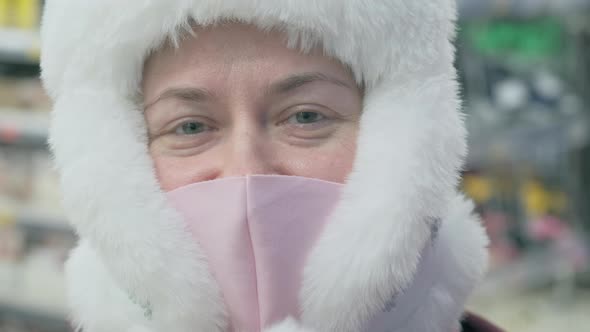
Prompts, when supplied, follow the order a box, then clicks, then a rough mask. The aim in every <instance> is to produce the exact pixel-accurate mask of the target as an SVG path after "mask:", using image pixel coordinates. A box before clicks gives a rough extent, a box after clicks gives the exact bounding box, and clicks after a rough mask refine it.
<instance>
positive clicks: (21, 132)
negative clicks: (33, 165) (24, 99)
mask: <svg viewBox="0 0 590 332" xmlns="http://www.w3.org/2000/svg"><path fill="white" fill-rule="evenodd" d="M48 126H49V115H48V112H45V111H34V112H33V111H27V112H24V111H17V110H6V109H0V146H2V145H10V146H17V147H23V148H35V149H46V148H47V135H48V130H47V127H48Z"/></svg>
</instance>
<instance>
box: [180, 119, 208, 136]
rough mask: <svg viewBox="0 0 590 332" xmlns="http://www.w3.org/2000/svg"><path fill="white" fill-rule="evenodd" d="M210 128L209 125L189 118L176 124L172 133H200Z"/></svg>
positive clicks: (182, 134)
mask: <svg viewBox="0 0 590 332" xmlns="http://www.w3.org/2000/svg"><path fill="white" fill-rule="evenodd" d="M210 129H211V128H209V126H207V125H206V124H204V123H202V122H199V121H194V120H189V121H185V122H182V123H180V124H179V125H178V126H176V128H175V130H174V133H175V134H176V135H180V136H191V135H197V134H200V133H202V132H204V131H207V130H210Z"/></svg>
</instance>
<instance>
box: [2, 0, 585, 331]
mask: <svg viewBox="0 0 590 332" xmlns="http://www.w3.org/2000/svg"><path fill="white" fill-rule="evenodd" d="M458 2H459V7H460V21H459V26H460V28H459V37H458V40H457V47H458V57H457V67H458V68H459V71H460V80H461V83H462V86H463V90H462V94H463V99H464V101H465V103H464V104H465V112H466V114H467V117H466V120H467V125H468V128H469V132H470V137H469V144H470V156H469V159H468V162H467V166H466V168H465V174H464V181H463V184H462V186H463V189H464V190H465V192H466V193H467V194H468V195H469V196H470V197H471V198H473V199H474V201H475V202H476V203H477V210H478V213H479V214H480V215H481V218H482V220H483V223H484V225H485V227H486V229H487V232H488V234H489V236H490V239H491V244H490V252H491V258H492V259H491V263H492V266H491V269H490V272H489V274H488V276H487V278H486V280H485V282H484V283H483V284H482V285H481V286H480V287H479V288H478V289H477V290H476V292H475V294H474V296H473V298H472V299H471V301H470V303H469V309H470V310H473V311H475V312H478V313H481V314H483V315H484V316H485V317H487V318H489V319H491V320H492V321H493V322H495V323H497V324H498V325H500V326H501V327H503V328H505V329H506V330H507V331H515V332H531V331H535V332H541V331H558V330H562V331H570V330H572V331H590V251H589V247H590V206H589V205H590V204H589V203H590V144H589V141H590V128H589V127H590V119H589V118H590V0H463V1H461V0H459V1H458ZM42 3H43V1H39V0H0V332H32V331H37V332H65V331H70V329H69V327H68V324H67V320H66V317H67V314H66V310H65V296H64V277H63V271H62V266H63V262H64V260H65V259H66V257H67V252H68V250H69V248H71V247H72V246H73V245H74V244H75V242H76V236H75V234H74V232H73V231H72V230H71V228H70V227H69V226H68V224H67V221H66V219H65V218H64V217H63V214H62V212H61V211H60V207H59V194H58V189H57V178H56V175H55V173H54V171H53V170H52V166H51V158H50V155H49V153H48V150H47V146H46V139H47V123H48V116H49V110H50V108H51V105H50V102H49V100H48V98H47V97H46V96H45V94H44V92H43V90H42V88H41V85H40V82H39V79H38V75H39V35H38V28H39V16H40V14H41V11H42Z"/></svg>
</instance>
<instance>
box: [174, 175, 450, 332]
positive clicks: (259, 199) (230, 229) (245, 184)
mask: <svg viewBox="0 0 590 332" xmlns="http://www.w3.org/2000/svg"><path fill="white" fill-rule="evenodd" d="M342 187H343V185H341V184H337V183H332V182H326V181H321V180H316V179H309V178H302V177H295V176H270V175H255V176H248V177H240V178H225V179H220V180H214V181H208V182H200V183H195V184H191V185H188V186H185V187H182V188H179V189H176V190H173V191H171V192H169V193H168V194H167V196H168V198H169V200H170V202H171V204H172V206H173V207H175V208H176V209H177V210H178V211H179V212H180V214H181V215H182V216H183V217H184V219H185V221H186V222H187V224H188V226H189V229H190V231H191V232H192V234H193V235H194V237H195V240H196V241H197V242H198V243H199V245H200V246H201V248H202V249H203V251H204V253H205V255H206V257H207V259H208V263H209V266H210V268H211V272H212V273H213V276H214V277H215V279H216V281H217V282H218V284H219V286H220V289H221V292H222V295H223V297H224V300H225V305H226V308H227V311H228V314H229V317H230V328H229V331H261V330H262V329H264V328H266V327H269V326H271V325H272V324H274V323H277V322H279V321H281V320H283V319H284V318H286V317H287V316H292V317H296V318H297V317H298V316H299V314H300V306H299V299H298V294H299V290H300V288H301V282H302V275H303V269H304V266H305V263H306V260H307V257H308V255H309V253H310V251H311V249H312V248H313V247H314V244H315V242H316V240H317V239H318V238H319V235H320V234H321V233H322V230H323V228H324V226H325V225H326V223H327V221H328V219H329V217H330V214H331V212H332V211H333V209H334V207H335V206H336V204H337V203H338V201H339V200H340V194H341V190H342ZM435 233H436V232H435ZM443 246H445V244H444V243H441V241H434V242H433V243H432V244H431V245H429V246H427V248H425V251H424V252H423V255H422V260H421V262H420V266H419V268H418V271H417V273H416V276H415V278H414V281H413V283H412V284H411V285H410V286H409V288H408V289H406V290H404V291H403V292H402V294H400V295H399V296H398V297H397V298H395V299H392V301H391V303H390V304H388V306H387V308H386V310H385V311H384V312H382V313H380V314H378V315H376V316H375V317H374V319H373V320H372V321H371V322H369V324H368V326H367V328H366V329H365V330H366V331H370V332H385V331H388V332H390V331H403V330H404V327H405V324H406V323H407V321H408V317H410V316H412V314H413V313H414V312H416V308H417V307H418V305H419V304H420V301H421V299H424V298H426V293H427V292H428V290H430V289H431V288H432V286H433V283H434V280H435V276H436V275H437V273H438V271H439V266H440V264H441V263H440V262H441V261H442V258H441V257H438V255H437V252H440V251H444V250H442V248H443ZM342 259H346V258H345V257H343V258H342Z"/></svg>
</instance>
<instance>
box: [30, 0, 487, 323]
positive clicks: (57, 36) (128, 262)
mask: <svg viewBox="0 0 590 332" xmlns="http://www.w3.org/2000/svg"><path fill="white" fill-rule="evenodd" d="M455 15H456V8H455V3H454V1H452V0H372V1H367V0H141V1H140V0H131V1H114V0H100V1H97V0H94V1H91V0H48V1H46V7H45V12H44V16H43V22H42V31H41V33H42V57H41V66H42V78H43V81H44V84H45V87H46V89H47V90H48V92H49V93H50V95H51V97H52V98H53V100H54V102H55V106H54V111H53V117H52V122H51V128H50V143H51V147H52V150H53V152H54V154H55V161H56V165H57V168H58V170H59V172H60V176H61V188H62V191H63V195H64V207H65V210H66V212H67V215H68V217H69V219H70V220H71V222H72V223H73V225H74V226H75V228H76V230H77V231H78V233H79V235H80V238H81V241H80V244H79V246H78V248H76V249H75V250H74V252H73V253H72V256H71V258H70V260H69V262H68V265H67V271H66V272H67V276H68V283H69V298H70V305H71V308H72V312H73V319H74V320H75V322H76V323H77V324H78V325H80V326H82V327H83V328H84V331H86V332H107V331H108V332H112V331H158V332H168V331H170V332H189V331H207V332H208V331H223V329H224V327H225V326H226V321H227V317H226V314H225V311H224V306H223V301H222V300H221V298H220V295H219V290H218V288H217V287H216V285H215V282H214V281H213V279H212V277H211V275H210V273H209V271H208V268H207V265H206V263H205V261H204V259H203V255H202V253H201V250H200V249H199V247H198V246H197V244H195V243H194V241H192V239H191V238H190V236H189V235H188V234H187V232H185V231H184V226H183V222H182V220H181V218H180V217H179V215H178V214H177V213H176V211H174V209H172V208H171V207H170V206H168V204H167V202H166V199H165V196H164V193H163V192H162V191H161V189H160V187H159V184H158V181H157V179H156V176H155V173H154V168H153V164H152V160H151V159H150V157H149V155H148V152H147V137H146V128H145V123H144V118H143V114H142V112H141V109H140V108H141V106H140V103H138V101H137V96H138V93H139V87H140V82H141V79H142V77H141V75H142V69H143V64H144V61H145V59H146V57H147V55H148V54H149V53H150V52H151V51H153V50H154V49H157V48H158V47H159V46H161V45H162V43H163V42H164V41H165V40H167V39H170V38H172V39H174V38H177V37H178V36H179V35H180V34H182V33H183V32H184V31H185V30H187V29H190V25H191V24H197V25H208V24H212V23H215V22H219V21H222V20H227V19H233V20H239V21H242V22H245V23H251V24H254V25H256V26H258V27H260V28H263V29H268V28H278V29H282V30H284V31H285V32H286V34H287V36H288V39H289V43H288V45H289V46H290V47H298V48H301V49H302V50H306V49H309V48H310V47H311V46H313V45H321V46H322V47H323V48H324V51H325V53H326V54H327V55H330V56H333V57H336V58H338V59H340V60H341V61H342V62H344V63H345V64H347V65H349V66H350V68H351V69H352V71H353V73H354V75H355V77H356V79H357V81H358V82H359V83H362V84H363V85H364V86H365V87H366V89H365V97H364V110H363V112H364V113H363V116H362V119H361V130H360V134H359V138H358V151H357V155H356V159H355V164H354V169H353V172H352V173H351V175H350V177H349V179H348V180H347V183H346V184H345V187H344V193H343V198H342V201H341V202H340V203H339V205H338V206H337V208H336V210H335V212H334V215H333V217H332V220H331V221H330V223H329V226H328V227H327V228H326V230H325V232H324V234H323V235H322V237H321V238H320V240H319V242H318V244H317V245H316V247H315V248H314V249H313V251H312V254H311V256H310V259H309V261H308V262H307V265H306V268H305V274H304V281H303V286H302V291H301V294H300V301H301V306H302V315H301V320H300V322H297V323H295V322H293V321H285V322H284V323H283V324H279V325H278V326H277V327H275V329H273V330H272V331H276V332H278V331H280V332H286V331H306V329H309V330H310V331H316V332H319V331H322V332H324V331H359V330H361V329H362V328H363V326H365V324H366V323H367V321H368V320H369V319H370V318H371V317H373V316H374V315H375V314H376V313H378V312H380V311H382V310H383V309H384V308H385V307H386V305H387V303H388V302H389V301H390V299H392V298H395V297H396V296H397V295H399V294H401V293H402V292H403V291H404V290H405V289H407V288H408V287H409V285H410V284H411V283H412V280H413V279H414V276H415V274H416V271H417V266H418V263H419V261H420V256H421V253H422V252H423V249H424V248H425V246H426V245H427V243H428V241H429V239H430V238H431V236H433V232H434V230H435V229H436V225H438V223H437V221H442V226H441V227H442V228H441V229H440V230H439V232H438V236H439V237H443V238H446V239H447V242H448V243H449V244H450V246H449V247H448V248H447V250H446V251H444V252H440V253H439V257H441V260H442V263H441V265H442V266H443V269H442V270H441V271H440V275H439V276H437V277H438V278H437V280H436V282H435V283H434V284H433V285H432V288H431V289H430V290H428V291H427V292H425V293H424V299H423V300H421V301H419V302H420V303H421V305H420V306H419V307H417V308H415V310H413V311H412V313H411V315H408V317H407V320H408V321H409V323H408V324H409V325H407V327H406V329H404V331H416V332H426V331H441V332H443V331H444V332H448V329H449V328H450V327H449V326H450V325H451V324H452V322H456V321H457V320H458V319H459V317H460V315H461V312H462V310H463V305H464V302H465V299H466V297H467V296H468V294H469V293H470V291H471V289H472V287H473V286H474V285H475V283H476V282H477V280H478V279H479V278H480V277H481V275H482V274H483V271H484V269H485V265H486V252H485V248H484V247H485V245H486V238H485V236H484V234H483V231H482V229H481V227H480V226H479V223H478V222H477V221H476V220H475V218H473V217H472V216H471V210H472V207H471V203H469V202H467V201H466V200H465V199H463V198H462V197H461V196H460V195H459V194H458V193H457V190H456V186H457V182H458V178H459V170H460V168H461V167H462V163H463V159H464V156H465V152H466V143H465V130H464V126H463V122H462V115H461V112H460V102H459V99H458V92H457V83H456V80H455V69H454V68H453V59H454V48H453V45H452V39H453V38H454V34H455V30H454V29H455V26H454V20H455ZM326 266H329V269H324V267H326ZM194 289H198V290H199V291H198V292H194V291H189V290H194Z"/></svg>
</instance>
